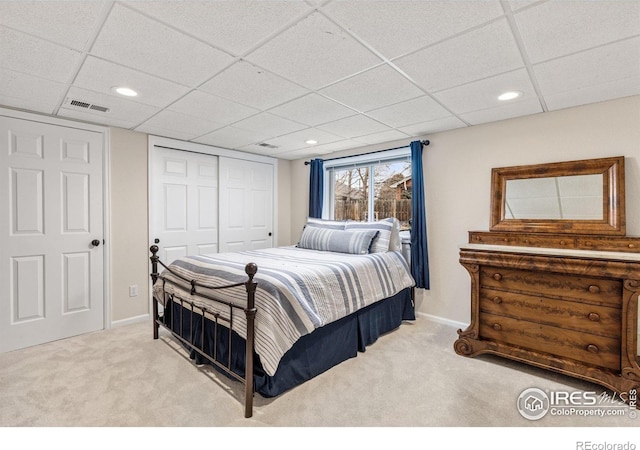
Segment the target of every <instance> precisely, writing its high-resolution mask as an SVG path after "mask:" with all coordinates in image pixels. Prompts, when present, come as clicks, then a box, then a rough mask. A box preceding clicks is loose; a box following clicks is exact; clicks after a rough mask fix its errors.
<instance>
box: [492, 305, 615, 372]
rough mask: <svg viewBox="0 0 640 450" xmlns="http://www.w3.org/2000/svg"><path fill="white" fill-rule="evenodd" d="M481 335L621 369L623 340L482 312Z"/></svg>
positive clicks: (543, 351) (609, 367) (530, 348)
mask: <svg viewBox="0 0 640 450" xmlns="http://www.w3.org/2000/svg"><path fill="white" fill-rule="evenodd" d="M480 337H481V338H482V339H491V340H495V341H498V342H504V343H507V344H511V345H517V346H518V347H523V348H526V349H529V350H534V351H538V352H542V353H548V354H552V355H556V356H561V357H565V358H570V359H573V360H577V361H581V362H585V363H589V364H593V365H596V366H600V367H605V368H608V369H612V370H616V371H619V370H620V340H619V339H615V338H610V337H605V336H596V335H592V334H589V333H582V332H579V331H574V330H567V329H562V328H558V327H553V326H550V325H544V324H539V323H534V322H529V321H526V320H518V319H513V318H510V317H504V316H497V315H494V314H488V313H483V312H481V313H480Z"/></svg>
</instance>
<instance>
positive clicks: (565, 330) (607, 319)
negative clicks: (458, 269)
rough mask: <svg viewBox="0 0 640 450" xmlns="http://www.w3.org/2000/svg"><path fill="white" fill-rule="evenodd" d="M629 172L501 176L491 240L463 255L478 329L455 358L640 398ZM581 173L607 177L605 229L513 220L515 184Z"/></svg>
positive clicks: (639, 266)
mask: <svg viewBox="0 0 640 450" xmlns="http://www.w3.org/2000/svg"><path fill="white" fill-rule="evenodd" d="M623 163H624V161H623V159H622V158H611V159H602V160H587V161H576V162H569V163H562V164H549V165H537V166H530V167H529V166H519V167H513V168H503V169H494V171H493V173H492V183H493V184H492V222H491V231H474V232H470V233H469V240H468V244H464V245H462V246H461V248H460V263H461V264H462V266H464V268H465V269H466V270H467V271H468V272H469V275H470V276H471V323H470V324H469V326H468V327H467V329H465V330H464V331H463V330H458V339H457V340H456V342H455V344H454V348H455V351H456V353H457V354H459V355H463V356H469V357H473V356H476V355H479V354H483V353H491V354H495V355H499V356H503V357H506V358H510V359H513V360H516V361H520V362H523V363H527V364H532V365H534V366H537V367H541V368H544V369H548V370H552V371H556V372H560V373H563V374H565V375H570V376H574V377H577V378H581V379H584V380H588V381H591V382H594V383H597V384H600V385H602V386H605V387H607V388H609V389H611V390H613V391H615V392H617V393H618V394H620V396H621V398H623V399H624V398H625V397H626V396H627V394H628V393H629V392H630V391H631V390H632V389H640V365H639V362H640V359H639V357H638V296H639V294H640V238H638V237H628V236H626V235H625V230H624V228H625V227H624V176H623V175H624V172H623V168H624V165H623ZM576 172H577V173H591V172H593V173H596V174H600V173H602V174H603V180H604V181H603V183H602V185H603V187H604V195H603V198H604V202H605V205H604V214H603V216H604V217H603V219H602V220H539V219H536V220H528V219H526V220H525V219H515V220H514V219H512V218H510V217H508V215H507V212H506V211H507V210H508V211H509V213H511V211H512V210H515V209H516V208H517V207H518V206H519V204H518V203H517V201H516V200H517V199H516V200H514V201H513V202H512V204H509V205H507V202H506V201H505V198H507V199H508V195H507V192H506V185H507V183H506V182H507V181H509V180H510V179H529V178H534V179H536V180H538V179H539V178H541V177H547V176H550V175H549V174H551V175H553V176H568V175H573V174H574V173H576ZM562 181H564V180H562ZM558 185H559V184H558ZM597 190H598V189H597V187H596V189H593V191H596V192H597ZM598 201H599V200H598ZM526 206H527V207H528V205H526ZM518 230H520V231H518ZM580 231H583V233H582V234H581V233H580Z"/></svg>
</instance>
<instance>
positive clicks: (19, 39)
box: [0, 26, 81, 83]
mask: <svg viewBox="0 0 640 450" xmlns="http://www.w3.org/2000/svg"><path fill="white" fill-rule="evenodd" d="M0 42H1V43H2V45H0V67H2V68H5V69H10V70H14V71H16V72H22V73H26V74H30V75H33V76H37V77H40V78H45V79H47V80H52V81H59V82H61V83H65V82H68V81H69V79H70V78H71V76H72V74H73V72H74V70H75V68H76V66H77V64H78V63H79V62H80V57H81V53H80V52H77V51H75V50H70V49H68V48H64V47H61V46H59V45H56V44H52V43H51V42H47V41H44V40H42V39H38V38H35V37H32V36H29V35H27V34H24V33H20V32H17V31H14V30H10V29H9V28H5V27H3V26H0Z"/></svg>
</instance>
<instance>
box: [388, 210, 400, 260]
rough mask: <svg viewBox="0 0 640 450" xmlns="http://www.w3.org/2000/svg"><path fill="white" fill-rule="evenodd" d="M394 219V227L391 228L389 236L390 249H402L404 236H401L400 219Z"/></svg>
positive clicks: (393, 250) (392, 250) (397, 250)
mask: <svg viewBox="0 0 640 450" xmlns="http://www.w3.org/2000/svg"><path fill="white" fill-rule="evenodd" d="M392 219H393V228H392V229H391V237H390V238H389V251H390V252H401V251H402V238H401V237H400V221H399V220H398V219H396V218H395V217H393V218H392Z"/></svg>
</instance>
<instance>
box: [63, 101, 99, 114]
mask: <svg viewBox="0 0 640 450" xmlns="http://www.w3.org/2000/svg"><path fill="white" fill-rule="evenodd" d="M67 103H68V104H69V105H71V106H77V107H78V108H84V109H91V110H93V111H100V112H109V108H107V107H106V106H100V105H94V104H92V103H87V102H83V101H82V100H68V101H67Z"/></svg>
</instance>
